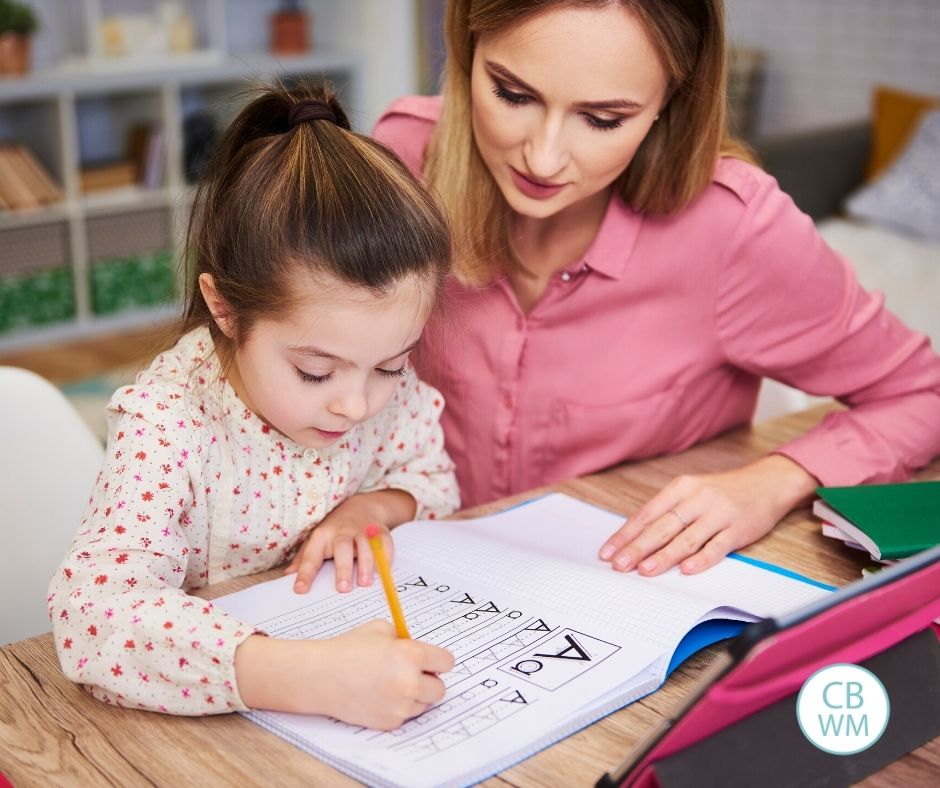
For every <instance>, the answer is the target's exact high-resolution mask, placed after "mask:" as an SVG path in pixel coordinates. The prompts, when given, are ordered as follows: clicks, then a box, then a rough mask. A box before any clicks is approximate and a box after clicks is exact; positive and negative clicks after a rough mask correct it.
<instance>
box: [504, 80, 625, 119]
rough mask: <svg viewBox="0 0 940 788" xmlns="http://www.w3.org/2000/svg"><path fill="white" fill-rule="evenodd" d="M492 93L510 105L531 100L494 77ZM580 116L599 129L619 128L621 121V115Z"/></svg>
mask: <svg viewBox="0 0 940 788" xmlns="http://www.w3.org/2000/svg"><path fill="white" fill-rule="evenodd" d="M493 93H494V94H495V95H496V97H497V98H499V99H500V100H501V101H505V102H506V103H507V104H509V106H511V107H523V106H525V105H526V104H528V103H529V102H530V101H532V97H531V96H528V95H526V94H525V93H516V92H515V91H513V90H510V89H509V88H507V87H506V86H505V85H504V84H503V83H502V82H500V81H499V80H496V79H494V80H493ZM581 117H583V118H584V120H585V121H586V122H587V124H588V125H589V126H590V127H591V128H594V129H598V130H600V131H607V130H608V129H616V128H619V127H620V125H621V124H622V123H623V118H622V117H616V118H599V117H598V116H597V115H591V114H590V113H588V112H582V113H581Z"/></svg>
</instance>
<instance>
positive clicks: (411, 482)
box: [360, 370, 460, 519]
mask: <svg viewBox="0 0 940 788" xmlns="http://www.w3.org/2000/svg"><path fill="white" fill-rule="evenodd" d="M386 408H387V410H386V412H387V413H388V414H389V417H388V418H387V419H383V420H381V421H380V422H378V424H377V426H376V429H378V430H379V431H380V434H379V435H377V438H378V439H379V444H378V447H377V449H376V452H375V459H374V460H373V462H372V465H371V467H370V469H369V471H368V473H367V474H366V477H365V479H364V480H363V483H362V486H361V487H360V492H372V491H374V490H388V489H397V490H404V491H405V492H407V493H409V494H410V495H411V496H412V497H413V498H414V499H415V501H416V502H417V504H418V511H417V513H416V515H415V517H416V519H422V518H432V519H433V518H436V517H443V516H445V515H448V514H451V513H452V512H454V511H456V510H457V509H458V508H459V507H460V494H459V492H458V488H457V478H456V477H455V476H454V463H453V461H452V460H451V459H450V456H449V455H448V454H447V451H446V450H445V449H444V432H443V430H442V429H441V424H440V418H441V412H442V411H443V410H444V398H443V397H442V396H441V394H440V393H439V392H438V391H437V390H436V389H434V388H432V387H431V386H429V385H427V384H426V383H423V382H422V381H420V380H418V378H417V376H416V375H415V374H414V372H412V371H411V370H409V372H408V377H407V378H406V379H405V380H403V381H402V382H401V384H400V385H399V387H398V390H397V391H396V393H395V395H394V397H393V398H392V401H391V402H390V403H389V404H388V405H387V406H386Z"/></svg>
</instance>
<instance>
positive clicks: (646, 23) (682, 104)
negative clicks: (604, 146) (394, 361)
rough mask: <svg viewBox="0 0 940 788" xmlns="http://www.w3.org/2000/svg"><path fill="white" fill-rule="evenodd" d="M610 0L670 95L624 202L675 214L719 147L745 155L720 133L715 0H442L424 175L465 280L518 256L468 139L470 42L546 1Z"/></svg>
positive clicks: (582, 3)
mask: <svg viewBox="0 0 940 788" xmlns="http://www.w3.org/2000/svg"><path fill="white" fill-rule="evenodd" d="M612 4H615V5H620V6H622V7H623V8H624V9H626V10H628V11H630V12H632V13H633V14H634V15H635V16H636V18H637V19H638V20H639V21H640V23H641V24H642V25H643V27H644V28H645V30H646V32H647V35H648V36H649V38H650V41H651V42H652V45H653V47H654V48H655V50H656V51H657V53H658V54H659V57H660V60H661V61H662V65H663V68H664V69H665V70H666V74H667V75H668V78H669V85H668V88H667V90H668V95H669V101H668V103H667V105H666V107H665V108H664V109H663V110H662V112H661V113H660V118H659V120H658V121H657V122H656V123H654V124H653V126H652V128H651V129H650V131H649V133H648V134H647V136H646V139H644V141H643V142H642V144H641V145H640V147H639V148H638V149H637V152H636V154H635V156H634V157H633V160H632V161H631V162H630V165H629V166H628V167H627V168H626V170H624V172H623V174H622V175H621V176H620V178H619V180H618V182H617V184H616V189H617V191H618V193H619V194H620V197H621V198H622V199H623V200H624V202H626V203H627V204H628V205H630V206H631V207H632V208H633V209H634V210H637V211H643V212H647V213H653V214H670V213H676V212H678V211H680V210H682V209H683V208H684V207H685V206H687V205H688V204H689V203H690V202H691V201H692V200H694V199H695V198H696V197H697V196H698V195H699V194H701V192H702V191H703V190H704V189H705V188H706V187H707V186H708V184H709V183H710V182H711V180H712V177H713V176H714V172H715V165H716V163H717V160H718V157H719V156H721V155H732V156H738V157H740V158H745V159H749V158H750V156H749V154H748V152H747V149H746V148H745V147H744V146H743V145H742V144H740V143H739V142H737V141H736V140H734V139H732V138H731V137H730V135H729V134H728V132H727V125H726V120H725V68H726V66H725V55H726V47H725V28H724V10H723V5H722V0H449V3H448V8H447V17H446V21H445V37H446V42H447V62H446V64H445V67H444V80H443V95H444V98H443V109H442V112H441V117H440V121H439V122H438V124H437V127H436V129H435V131H434V134H433V136H432V138H431V141H430V144H429V146H428V154H427V160H426V163H425V175H426V178H427V181H428V183H429V184H430V186H431V187H432V188H433V189H435V190H436V191H437V193H438V194H439V195H440V197H441V199H442V201H443V203H444V205H445V207H446V209H447V212H448V214H449V217H450V221H451V226H452V228H453V232H454V239H455V246H456V272H457V274H458V276H459V277H460V278H461V279H462V280H464V281H465V282H469V283H480V282H484V281H487V280H488V279H490V278H491V277H492V276H493V274H494V273H496V272H497V271H499V270H500V269H502V268H505V267H506V266H512V265H514V264H517V263H518V261H517V260H516V259H515V258H514V255H513V253H512V245H511V242H510V226H509V225H510V218H511V215H512V211H511V209H510V208H509V206H508V204H507V203H506V200H505V199H504V198H503V196H502V194H501V193H500V190H499V188H498V187H497V185H496V183H495V181H494V180H493V177H492V175H491V174H490V172H489V170H488V169H487V167H486V165H485V164H484V162H483V159H482V158H481V157H480V153H479V151H478V149H477V146H476V143H475V141H474V139H473V130H472V122H471V99H470V72H471V66H472V63H473V53H474V48H475V46H476V42H477V41H478V40H479V38H480V36H483V35H487V34H498V33H500V32H503V31H505V30H508V29H509V28H511V27H512V26H514V25H517V24H519V23H520V22H522V21H524V20H526V19H528V18H530V17H532V16H535V15H536V14H540V13H544V12H545V11H547V10H548V9H552V8H558V7H562V6H577V7H582V8H591V7H602V6H608V5H612Z"/></svg>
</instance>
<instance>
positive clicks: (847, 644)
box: [621, 562, 940, 788]
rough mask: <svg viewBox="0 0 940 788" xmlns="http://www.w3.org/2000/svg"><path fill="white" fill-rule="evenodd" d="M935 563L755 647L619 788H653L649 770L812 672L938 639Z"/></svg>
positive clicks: (939, 591) (939, 574)
mask: <svg viewBox="0 0 940 788" xmlns="http://www.w3.org/2000/svg"><path fill="white" fill-rule="evenodd" d="M938 618H940V562H935V563H933V564H931V565H929V566H927V567H925V568H923V569H922V570H920V571H918V572H916V573H914V574H911V575H910V576H908V577H905V578H902V579H899V580H897V581H895V582H893V583H889V584H887V585H884V586H881V587H876V588H873V589H872V590H871V591H869V592H867V593H863V594H860V595H859V596H857V597H855V598H853V599H850V600H847V601H846V602H844V603H843V604H841V605H838V606H836V607H833V608H831V609H830V610H827V611H824V612H823V613H821V614H819V615H816V616H813V617H811V618H809V619H807V620H806V621H803V622H802V623H799V624H796V625H795V626H792V627H790V628H787V629H785V630H783V631H781V632H778V633H773V634H770V635H768V636H766V637H765V638H763V639H762V640H761V641H760V642H758V643H757V644H756V645H755V646H754V647H753V648H752V649H751V651H750V652H749V653H748V654H747V655H746V656H745V657H744V658H743V659H742V660H741V662H740V663H739V664H738V665H736V666H734V667H733V668H732V669H731V670H730V671H729V672H728V673H727V674H726V675H725V676H723V677H722V678H720V679H718V680H717V681H716V682H715V683H714V684H713V685H712V686H711V687H709V688H708V689H707V690H706V692H705V693H704V695H703V696H702V697H701V698H700V699H699V701H698V702H697V703H696V704H695V705H694V706H693V707H692V708H691V709H689V711H688V712H687V713H686V714H685V715H684V716H683V717H682V718H681V719H679V720H678V721H677V722H676V723H675V725H674V726H673V728H672V729H671V730H670V731H669V732H668V733H666V734H665V735H664V736H663V737H662V739H660V740H659V742H658V743H657V744H656V745H655V746H654V747H653V749H652V750H651V751H650V752H649V753H647V754H646V756H645V757H644V758H643V759H642V760H641V761H640V762H639V763H638V764H637V765H636V766H635V767H634V768H633V769H631V771H630V773H629V774H628V775H627V776H626V778H625V779H624V781H623V782H622V783H621V785H622V786H631V788H654V787H655V786H656V785H657V780H656V775H655V771H654V769H653V768H650V767H651V765H652V764H653V763H654V762H655V761H658V760H661V759H663V758H666V757H668V756H670V755H672V754H673V753H676V752H679V751H680V750H683V749H685V748H686V747H689V746H690V745H692V744H695V743H696V742H698V741H701V740H702V739H704V738H706V737H708V736H710V735H712V734H714V733H717V732H718V731H720V730H722V729H723V728H726V727H728V726H729V725H732V724H734V723H735V722H737V721H739V720H741V719H743V718H745V717H747V716H749V715H751V714H753V713H755V712H757V711H759V710H761V709H763V708H765V707H767V706H769V705H771V704H773V703H775V702H777V701H779V700H781V699H782V698H785V697H787V696H789V695H792V694H794V693H796V692H798V691H799V689H800V687H801V686H802V685H803V682H805V681H806V679H808V678H809V677H810V676H811V675H812V674H813V673H815V672H816V671H817V670H818V669H820V668H822V667H824V666H826V665H831V664H833V663H836V662H851V663H859V662H862V661H864V660H866V659H868V658H869V657H872V656H874V655H876V654H880V653H881V652H882V651H884V650H886V649H888V648H891V647H892V646H894V645H895V644H897V643H899V642H900V641H902V640H904V639H905V638H907V637H909V636H911V635H913V634H914V633H916V632H920V631H922V630H924V629H926V628H928V627H931V626H932V627H933V628H934V631H935V632H936V634H937V637H938V638H940V627H938V626H937V625H936V624H935V623H932V622H934V621H935V620H936V619H938Z"/></svg>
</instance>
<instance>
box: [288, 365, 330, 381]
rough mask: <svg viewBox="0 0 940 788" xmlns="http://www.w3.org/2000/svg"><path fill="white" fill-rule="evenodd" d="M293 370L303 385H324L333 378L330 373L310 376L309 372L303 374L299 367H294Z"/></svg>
mask: <svg viewBox="0 0 940 788" xmlns="http://www.w3.org/2000/svg"><path fill="white" fill-rule="evenodd" d="M294 369H296V370H297V374H298V375H300V379H301V380H302V381H303V382H304V383H326V381H328V380H329V379H330V378H331V377H333V373H332V372H330V373H328V374H326V375H311V374H310V373H309V372H304V371H303V370H302V369H301V368H300V367H294Z"/></svg>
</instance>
